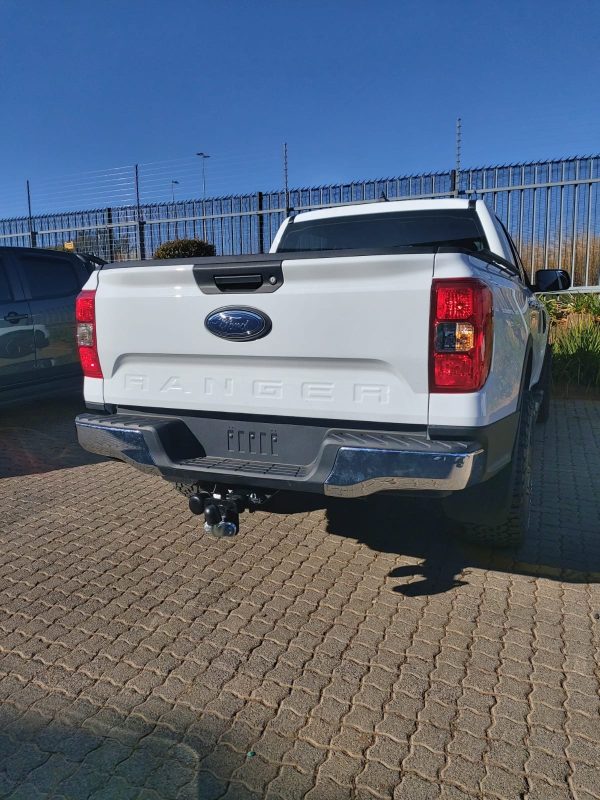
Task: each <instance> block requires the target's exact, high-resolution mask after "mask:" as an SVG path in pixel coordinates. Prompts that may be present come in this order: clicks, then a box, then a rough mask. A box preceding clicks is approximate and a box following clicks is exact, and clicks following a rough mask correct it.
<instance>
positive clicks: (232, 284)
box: [214, 275, 263, 292]
mask: <svg viewBox="0 0 600 800" xmlns="http://www.w3.org/2000/svg"><path fill="white" fill-rule="evenodd" d="M214 280H215V285H216V287H217V289H219V291H221V292H255V291H256V290H257V289H260V287H261V286H262V282H263V279H262V275H215V276H214Z"/></svg>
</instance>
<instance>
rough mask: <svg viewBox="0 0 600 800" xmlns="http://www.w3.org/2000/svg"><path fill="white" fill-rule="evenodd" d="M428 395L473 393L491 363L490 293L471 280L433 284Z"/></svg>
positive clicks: (487, 289) (483, 381) (444, 281)
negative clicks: (431, 393)
mask: <svg viewBox="0 0 600 800" xmlns="http://www.w3.org/2000/svg"><path fill="white" fill-rule="evenodd" d="M430 348H431V352H430V356H429V391H430V392H477V391H478V390H479V389H481V387H482V386H483V384H484V383H485V382H486V380H487V376H488V374H489V371H490V363H491V360H492V293H491V291H490V289H489V287H487V286H486V285H485V283H482V282H481V281H478V280H476V279H475V278H451V279H440V280H434V281H433V288H432V295H431V335H430Z"/></svg>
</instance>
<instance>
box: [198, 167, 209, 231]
mask: <svg viewBox="0 0 600 800" xmlns="http://www.w3.org/2000/svg"><path fill="white" fill-rule="evenodd" d="M196 155H197V156H198V157H199V158H201V159H202V238H203V239H204V241H206V159H207V158H210V156H209V155H208V153H196Z"/></svg>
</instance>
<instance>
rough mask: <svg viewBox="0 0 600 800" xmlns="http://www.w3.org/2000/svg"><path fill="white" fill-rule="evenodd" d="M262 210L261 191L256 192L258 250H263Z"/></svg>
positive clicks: (263, 219)
mask: <svg viewBox="0 0 600 800" xmlns="http://www.w3.org/2000/svg"><path fill="white" fill-rule="evenodd" d="M262 211H263V193H262V192H259V193H258V252H259V253H264V252H265V215H264V214H263V213H262Z"/></svg>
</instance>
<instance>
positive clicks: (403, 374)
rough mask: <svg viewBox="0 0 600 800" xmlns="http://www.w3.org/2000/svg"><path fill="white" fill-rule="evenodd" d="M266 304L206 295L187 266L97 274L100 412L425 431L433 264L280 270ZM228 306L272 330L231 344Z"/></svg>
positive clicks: (392, 259)
mask: <svg viewBox="0 0 600 800" xmlns="http://www.w3.org/2000/svg"><path fill="white" fill-rule="evenodd" d="M282 268H283V275H284V283H283V285H282V286H281V288H280V289H278V290H277V291H276V292H273V293H257V294H244V295H238V294H231V295H229V294H228V295H214V294H213V295H207V294H203V293H202V292H201V291H200V289H199V288H198V286H197V284H196V282H195V280H194V275H193V270H192V266H191V265H185V266H177V264H175V263H174V264H173V266H171V265H167V266H159V265H154V266H151V267H148V268H147V269H144V268H143V267H139V268H133V269H131V268H124V269H110V270H104V271H102V272H101V273H100V287H99V291H98V293H97V295H96V320H97V331H98V334H97V335H98V351H99V356H100V363H101V365H102V370H103V373H104V402H106V403H113V404H117V405H134V406H145V407H155V408H162V409H169V408H171V409H190V410H195V411H219V412H224V413H244V414H248V413H251V414H275V415H281V416H296V417H310V418H327V419H338V420H345V419H347V420H364V421H373V422H391V423H406V424H420V425H424V424H426V423H427V408H428V397H429V395H428V366H427V364H428V346H429V344H428V343H429V334H428V329H429V304H430V291H431V278H432V273H433V255H431V254H415V255H409V256H407V255H382V256H366V257H350V258H348V257H339V258H318V257H315V258H314V259H297V260H293V259H292V258H290V259H286V260H284V262H283V265H282ZM224 306H232V307H236V306H237V307H239V306H251V307H253V308H257V309H259V310H260V311H262V312H263V313H265V314H267V315H268V316H269V317H270V319H271V320H272V323H273V329H272V331H271V332H270V333H269V334H268V335H267V336H265V337H264V338H262V339H258V340H255V341H249V342H234V341H228V340H224V339H221V338H218V337H216V336H214V335H213V334H212V333H210V332H209V331H208V330H207V329H206V328H205V326H204V320H205V318H206V316H207V315H208V314H209V313H211V312H213V311H215V310H216V309H219V308H222V307H224Z"/></svg>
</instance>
